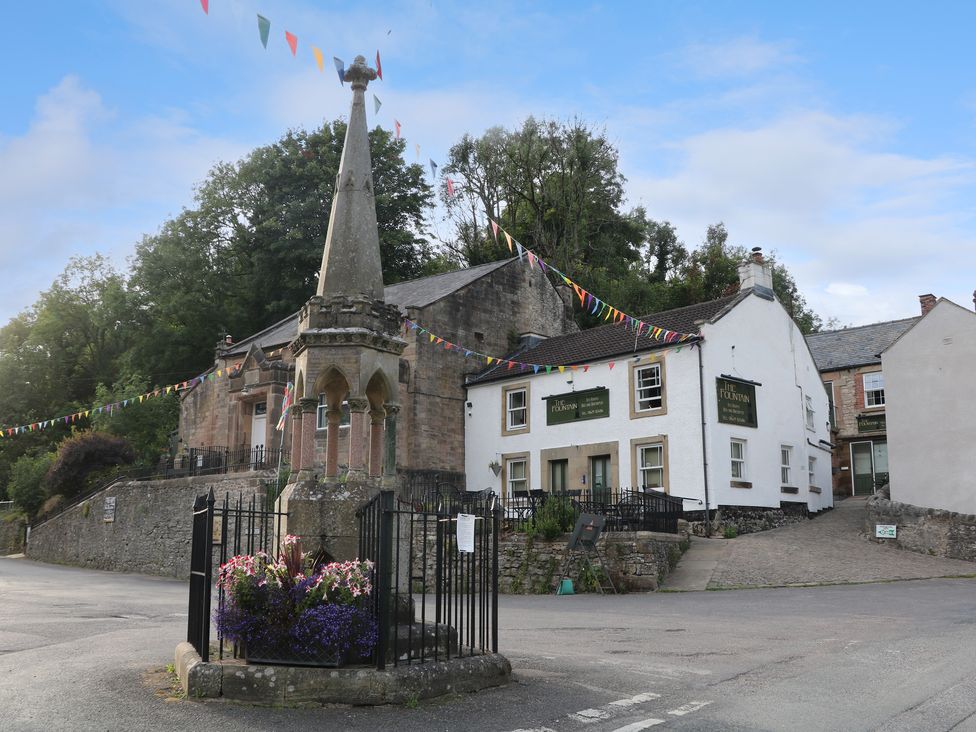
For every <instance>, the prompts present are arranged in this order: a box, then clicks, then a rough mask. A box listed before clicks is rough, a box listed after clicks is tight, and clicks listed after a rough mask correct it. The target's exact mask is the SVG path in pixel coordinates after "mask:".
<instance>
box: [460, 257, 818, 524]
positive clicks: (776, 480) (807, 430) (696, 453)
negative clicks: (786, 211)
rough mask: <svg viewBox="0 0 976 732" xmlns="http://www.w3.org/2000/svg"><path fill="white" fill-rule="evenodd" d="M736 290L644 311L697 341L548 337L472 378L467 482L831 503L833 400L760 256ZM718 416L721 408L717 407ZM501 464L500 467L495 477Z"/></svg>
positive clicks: (600, 331) (728, 500)
mask: <svg viewBox="0 0 976 732" xmlns="http://www.w3.org/2000/svg"><path fill="white" fill-rule="evenodd" d="M740 279H741V281H742V286H741V289H740V291H739V292H738V293H736V294H734V295H731V296H728V297H724V298H720V299H718V300H713V301H711V302H707V303H701V304H699V305H692V306H689V307H685V308H678V309H676V310H670V311H666V312H662V313H657V314H655V315H653V316H648V317H647V318H645V319H644V320H645V322H647V323H649V324H651V325H653V326H658V327H663V328H668V329H670V330H673V331H677V332H683V333H695V334H697V335H699V336H700V337H701V341H700V343H699V345H698V346H697V347H694V348H693V347H690V346H688V345H687V344H685V345H683V346H682V347H680V349H679V348H678V347H677V346H676V345H674V344H671V345H665V344H662V343H660V342H657V341H654V340H652V339H651V338H649V337H648V336H647V335H646V334H645V335H644V336H642V337H635V334H634V331H633V330H632V329H629V328H627V327H626V326H625V325H606V326H601V327H598V328H593V329H590V330H586V331H583V332H580V333H576V334H572V335H567V336H559V337H555V338H549V339H546V340H543V341H541V342H539V343H538V344H537V345H534V346H532V347H530V348H528V349H527V350H524V351H522V352H520V353H519V354H518V355H517V356H516V355H511V356H510V358H512V359H513V360H517V361H519V362H525V363H534V364H563V365H567V364H573V365H576V369H575V370H573V369H571V368H568V367H567V368H566V369H565V370H564V371H563V372H562V373H560V372H559V370H558V369H553V370H552V371H551V372H550V373H546V372H545V370H544V369H542V370H540V372H539V373H533V372H532V371H531V370H530V371H528V372H525V371H523V372H521V373H519V372H518V370H517V369H515V370H509V369H507V368H506V367H500V368H495V369H493V370H489V371H487V372H483V373H482V374H480V375H479V376H477V377H475V378H473V379H471V380H469V383H468V397H467V417H466V423H465V472H466V478H467V487H468V489H469V490H481V489H484V488H491V489H493V490H494V491H496V492H498V493H500V494H502V495H503V496H507V495H510V494H514V493H516V492H521V491H525V490H538V489H542V490H546V491H550V490H561V489H563V488H565V489H566V490H569V491H581V492H582V494H583V495H586V494H590V495H598V494H599V493H600V492H601V491H603V490H605V489H606V488H608V487H609V488H613V489H617V488H634V487H647V488H653V489H656V490H663V491H666V492H668V493H671V494H672V495H676V496H681V497H685V498H689V499H695V502H694V503H692V502H686V504H685V509H686V510H701V508H703V504H698V502H697V501H698V500H701V501H705V500H706V499H707V504H708V506H709V508H717V507H719V506H760V507H779V506H780V504H781V502H800V503H805V504H806V505H807V506H808V508H809V510H810V511H819V510H821V509H822V508H825V507H829V506H831V505H832V504H833V496H832V492H831V477H830V475H831V474H830V471H831V453H830V443H829V439H830V434H829V424H828V417H829V415H828V400H827V395H826V392H825V391H824V387H823V384H822V383H821V380H820V376H819V373H818V371H817V367H816V364H815V363H814V360H813V357H812V356H811V354H810V351H809V349H808V348H807V345H806V342H805V340H804V338H803V335H802V334H801V333H800V331H799V329H798V328H797V326H796V324H795V323H794V322H793V320H792V319H791V318H790V317H789V315H788V314H787V312H786V311H785V310H784V309H783V307H782V306H781V305H780V303H779V302H778V301H777V300H776V299H775V296H774V295H773V292H772V278H771V271H770V267H769V265H768V264H764V263H763V262H762V259H761V256H760V255H758V254H757V255H756V256H755V258H754V259H753V260H752V261H750V262H748V263H745V264H743V265H742V266H741V267H740ZM720 412H721V413H720ZM496 472H497V474H496Z"/></svg>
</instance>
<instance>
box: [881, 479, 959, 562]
mask: <svg viewBox="0 0 976 732" xmlns="http://www.w3.org/2000/svg"><path fill="white" fill-rule="evenodd" d="M864 521H865V524H864V531H865V533H866V534H867V536H868V538H869V539H870V540H871V541H874V542H877V543H879V544H894V545H895V546H898V547H901V548H902V549H908V550H909V551H913V552H919V553H921V554H929V555H933V556H938V557H947V558H949V559H966V560H968V561H970V562H976V516H973V515H971V514H963V513H956V512H954V511H943V510H942V509H938V508H923V507H921V506H912V505H911V504H908V503H900V502H899V501H892V500H890V498H889V497H888V492H887V489H886V488H885V489H883V490H881V491H879V492H878V493H876V494H875V495H873V496H871V497H870V498H869V499H868V502H867V511H866V514H865V519H864ZM877 524H886V525H894V526H896V527H897V538H895V539H878V538H876V537H875V526H876V525H877Z"/></svg>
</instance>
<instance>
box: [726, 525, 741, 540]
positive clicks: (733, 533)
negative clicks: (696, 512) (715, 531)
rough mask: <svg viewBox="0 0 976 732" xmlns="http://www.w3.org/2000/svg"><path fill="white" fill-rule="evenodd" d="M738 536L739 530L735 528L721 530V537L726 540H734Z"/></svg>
mask: <svg viewBox="0 0 976 732" xmlns="http://www.w3.org/2000/svg"><path fill="white" fill-rule="evenodd" d="M738 535H739V530H738V529H737V528H736V527H735V526H726V527H725V528H724V529H722V536H723V537H725V538H726V539H734V538H735V537H737V536H738Z"/></svg>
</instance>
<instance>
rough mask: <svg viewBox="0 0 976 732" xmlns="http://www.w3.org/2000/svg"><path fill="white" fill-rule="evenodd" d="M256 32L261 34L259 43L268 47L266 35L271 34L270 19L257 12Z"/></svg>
mask: <svg viewBox="0 0 976 732" xmlns="http://www.w3.org/2000/svg"><path fill="white" fill-rule="evenodd" d="M258 34H260V36H261V45H262V46H264V47H265V49H267V48H268V36H269V35H270V34H271V21H270V20H268V19H267V18H265V17H264V16H263V15H261V14H260V13H258Z"/></svg>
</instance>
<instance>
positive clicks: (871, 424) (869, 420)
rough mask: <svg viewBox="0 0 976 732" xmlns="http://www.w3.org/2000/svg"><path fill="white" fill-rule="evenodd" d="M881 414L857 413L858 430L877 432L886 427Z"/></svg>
mask: <svg viewBox="0 0 976 732" xmlns="http://www.w3.org/2000/svg"><path fill="white" fill-rule="evenodd" d="M887 426H888V425H887V423H886V421H885V416H884V415H883V414H859V415H857V431H858V432H878V431H881V430H884V429H885V428H886V427H887Z"/></svg>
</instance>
